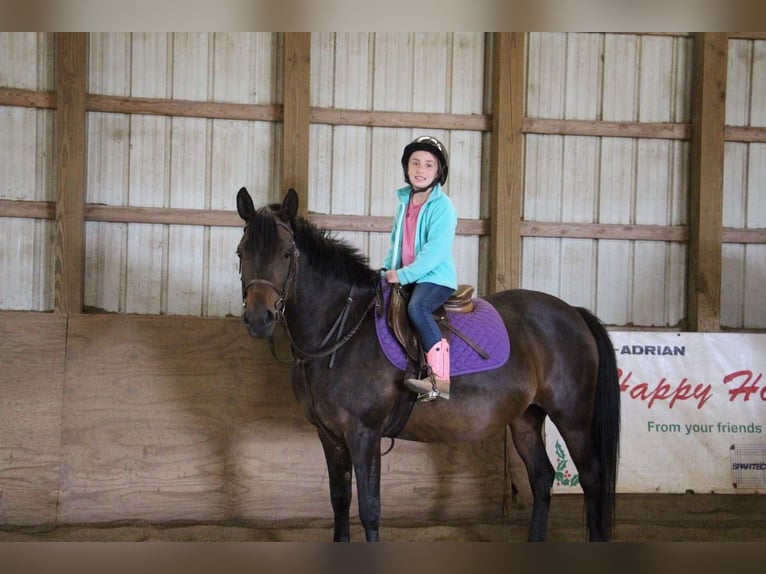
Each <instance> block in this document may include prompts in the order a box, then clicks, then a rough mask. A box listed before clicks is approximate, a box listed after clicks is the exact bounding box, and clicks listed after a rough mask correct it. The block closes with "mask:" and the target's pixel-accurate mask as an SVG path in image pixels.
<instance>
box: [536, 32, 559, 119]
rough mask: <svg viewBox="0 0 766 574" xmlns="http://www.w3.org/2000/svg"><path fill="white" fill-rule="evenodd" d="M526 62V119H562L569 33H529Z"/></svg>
mask: <svg viewBox="0 0 766 574" xmlns="http://www.w3.org/2000/svg"><path fill="white" fill-rule="evenodd" d="M527 61H528V66H527V89H526V106H527V113H526V115H527V117H530V118H551V119H561V118H563V117H564V97H565V96H564V95H565V83H566V34H562V33H550V32H540V33H538V32H530V34H529V42H528V58H527Z"/></svg>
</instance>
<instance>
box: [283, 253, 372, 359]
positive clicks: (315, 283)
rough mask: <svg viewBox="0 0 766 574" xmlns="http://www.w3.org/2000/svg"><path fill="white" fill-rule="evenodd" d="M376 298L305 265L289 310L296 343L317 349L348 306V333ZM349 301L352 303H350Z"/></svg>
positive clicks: (302, 263) (302, 266)
mask: <svg viewBox="0 0 766 574" xmlns="http://www.w3.org/2000/svg"><path fill="white" fill-rule="evenodd" d="M373 296H374V293H373V292H372V291H371V290H368V289H365V288H363V287H360V286H355V285H354V284H353V283H351V282H349V281H342V280H339V279H338V278H337V277H328V276H326V275H322V274H321V273H319V272H317V271H316V270H315V269H313V268H311V267H310V266H309V265H308V264H305V263H304V262H303V261H301V265H299V267H298V274H297V277H296V281H295V291H294V293H293V297H291V298H290V299H289V300H288V303H287V305H286V308H285V318H286V320H287V323H288V327H289V328H290V330H291V332H292V335H293V337H294V338H295V339H296V341H300V342H301V343H302V344H304V345H306V346H307V348H310V347H311V346H314V347H315V346H317V345H319V343H320V342H321V341H322V339H323V338H324V337H325V336H326V335H327V332H328V331H329V330H330V329H331V327H332V326H333V324H334V323H335V321H336V320H337V319H338V317H339V316H340V314H341V313H343V311H344V308H345V307H346V306H347V304H348V305H349V309H348V311H347V313H348V317H347V320H346V322H345V327H344V330H345V331H348V330H349V329H350V328H351V326H352V325H353V324H354V323H356V322H357V321H358V320H359V319H360V318H361V315H362V313H363V312H364V309H365V307H366V306H367V305H368V304H369V302H370V299H371V297H373ZM349 298H350V299H351V302H350V303H347V300H348V299H349Z"/></svg>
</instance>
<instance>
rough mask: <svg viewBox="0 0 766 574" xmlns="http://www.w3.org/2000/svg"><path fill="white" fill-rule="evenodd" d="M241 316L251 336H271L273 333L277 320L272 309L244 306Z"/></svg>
mask: <svg viewBox="0 0 766 574" xmlns="http://www.w3.org/2000/svg"><path fill="white" fill-rule="evenodd" d="M242 318H243V320H244V321H245V325H246V326H247V330H248V331H249V332H250V335H252V336H253V337H256V338H262V337H271V335H272V333H274V325H275V323H276V322H277V318H276V314H275V313H274V311H271V310H269V309H265V308H262V309H261V310H260V311H257V310H254V309H247V308H245V310H244V313H242Z"/></svg>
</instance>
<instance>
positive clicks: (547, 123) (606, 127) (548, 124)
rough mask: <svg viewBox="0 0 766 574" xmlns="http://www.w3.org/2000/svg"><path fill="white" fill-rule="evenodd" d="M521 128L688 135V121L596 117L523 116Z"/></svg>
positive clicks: (676, 137)
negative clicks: (584, 118)
mask: <svg viewBox="0 0 766 574" xmlns="http://www.w3.org/2000/svg"><path fill="white" fill-rule="evenodd" d="M521 131H522V132H523V133H525V134H545V135H565V136H566V135H572V136H592V137H621V138H655V139H674V140H685V139H690V137H691V125H690V124H676V123H666V122H604V121H597V120H551V119H542V118H525V119H524V121H523V123H522V126H521Z"/></svg>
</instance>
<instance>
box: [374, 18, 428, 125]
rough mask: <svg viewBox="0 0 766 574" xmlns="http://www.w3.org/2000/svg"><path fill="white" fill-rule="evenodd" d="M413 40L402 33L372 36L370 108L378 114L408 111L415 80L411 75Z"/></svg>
mask: <svg viewBox="0 0 766 574" xmlns="http://www.w3.org/2000/svg"><path fill="white" fill-rule="evenodd" d="M413 58H414V38H413V35H412V34H406V33H402V32H379V33H377V34H375V54H374V57H373V66H374V78H375V91H374V95H373V103H372V107H373V109H374V110H381V111H412V107H411V98H412V92H413V86H414V83H415V82H417V81H418V80H419V78H416V77H415V75H414V73H413Z"/></svg>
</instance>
